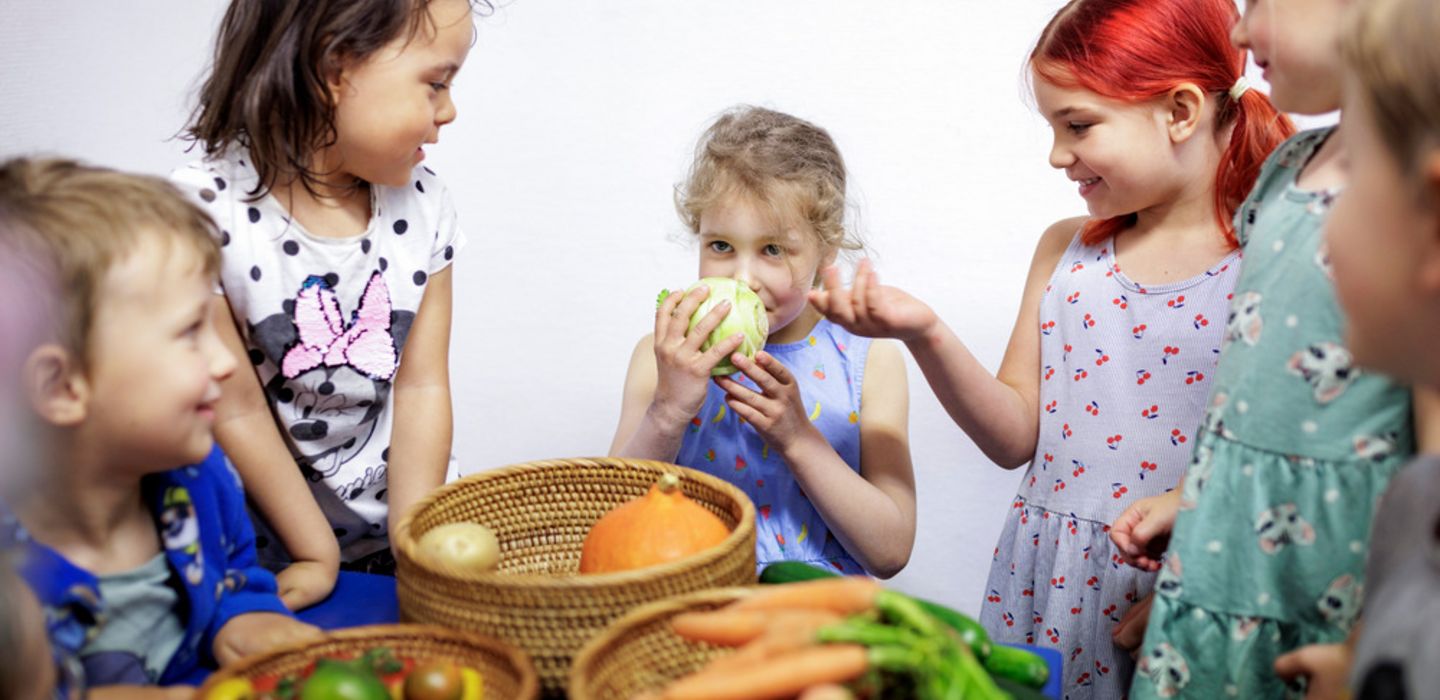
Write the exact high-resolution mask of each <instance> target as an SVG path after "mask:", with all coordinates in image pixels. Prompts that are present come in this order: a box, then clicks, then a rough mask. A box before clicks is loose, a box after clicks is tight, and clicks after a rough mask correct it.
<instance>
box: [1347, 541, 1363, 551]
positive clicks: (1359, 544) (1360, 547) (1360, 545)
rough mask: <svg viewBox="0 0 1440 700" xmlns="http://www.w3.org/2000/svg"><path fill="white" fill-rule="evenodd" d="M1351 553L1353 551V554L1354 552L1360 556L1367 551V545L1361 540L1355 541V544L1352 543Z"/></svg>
mask: <svg viewBox="0 0 1440 700" xmlns="http://www.w3.org/2000/svg"><path fill="white" fill-rule="evenodd" d="M1350 551H1352V552H1354V553H1356V554H1359V553H1361V552H1363V551H1365V543H1364V542H1361V541H1360V540H1355V541H1354V542H1351V543H1350Z"/></svg>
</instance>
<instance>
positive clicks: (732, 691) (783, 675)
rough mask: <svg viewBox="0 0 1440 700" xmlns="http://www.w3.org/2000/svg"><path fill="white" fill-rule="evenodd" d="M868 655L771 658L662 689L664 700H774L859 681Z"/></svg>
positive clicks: (849, 647)
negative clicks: (821, 686)
mask: <svg viewBox="0 0 1440 700" xmlns="http://www.w3.org/2000/svg"><path fill="white" fill-rule="evenodd" d="M868 665H869V653H868V651H867V650H866V649H865V647H862V646H860V645H858V644H826V645H824V646H816V647H809V648H805V649H801V650H800V651H796V652H792V653H789V654H783V655H780V656H775V657H771V658H769V659H766V660H764V661H762V662H758V663H755V664H751V665H749V666H747V667H745V668H740V669H735V670H734V671H732V672H730V673H727V674H724V675H719V674H709V673H706V674H697V675H694V676H687V677H685V678H681V679H680V680H678V681H675V682H674V683H673V684H671V685H670V687H669V688H666V689H665V693H664V695H663V697H664V698H665V700H778V699H779V698H789V697H793V696H795V695H797V694H799V693H800V692H801V691H803V690H805V689H806V688H809V687H810V686H812V685H821V684H824V683H844V682H846V681H849V680H853V679H855V678H858V677H860V676H861V675H862V674H864V673H865V669H866V668H867V667H868Z"/></svg>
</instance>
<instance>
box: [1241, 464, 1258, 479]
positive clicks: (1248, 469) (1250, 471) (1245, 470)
mask: <svg viewBox="0 0 1440 700" xmlns="http://www.w3.org/2000/svg"><path fill="white" fill-rule="evenodd" d="M1240 473H1241V474H1244V475H1245V476H1255V465H1253V464H1247V465H1245V466H1243V467H1240Z"/></svg>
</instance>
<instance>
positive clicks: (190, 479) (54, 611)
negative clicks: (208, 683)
mask: <svg viewBox="0 0 1440 700" xmlns="http://www.w3.org/2000/svg"><path fill="white" fill-rule="evenodd" d="M141 489H142V490H143V492H144V493H143V496H144V499H145V502H146V504H147V505H148V506H149V507H150V512H151V513H152V514H154V516H155V527H156V529H157V530H158V531H159V533H160V536H161V540H162V542H163V544H164V547H165V556H166V558H167V559H168V560H169V563H170V569H171V572H172V574H173V577H172V580H173V581H175V582H178V584H179V586H180V587H181V589H182V590H181V591H180V599H179V602H178V603H177V605H176V610H177V612H178V613H179V614H180V615H181V616H182V617H181V620H180V623H181V626H182V627H183V628H184V630H185V638H184V639H183V640H182V641H181V643H180V648H179V649H178V650H176V652H175V655H174V656H173V657H172V658H171V659H170V662H169V664H168V665H167V666H166V667H165V672H164V673H163V674H162V675H161V677H160V679H159V682H160V684H161V685H169V684H173V683H178V682H182V681H186V680H190V679H193V678H194V677H195V674H196V671H197V670H199V669H200V668H201V667H211V668H213V667H214V666H215V659H214V654H213V649H214V642H215V635H216V633H218V632H219V631H220V628H221V627H224V626H225V623H227V622H229V621H230V620H231V619H232V618H234V617H235V616H237V615H243V614H245V613H252V612H274V613H281V614H284V615H289V614H290V613H289V612H288V611H287V610H286V609H285V606H284V605H283V604H282V603H281V602H280V598H279V596H278V594H277V592H276V586H275V577H274V575H272V574H271V573H270V572H268V571H266V570H265V569H262V568H260V566H259V565H258V564H257V562H256V559H255V532H254V530H253V529H252V527H251V525H250V518H249V515H248V513H247V512H246V509H245V495H244V491H243V490H242V489H241V486H240V479H239V477H238V476H237V475H236V473H235V471H234V470H233V469H232V468H231V467H230V465H229V464H228V463H227V462H226V460H225V455H224V453H222V452H221V451H220V448H219V447H218V446H217V447H216V448H215V449H213V450H212V451H211V452H210V455H209V456H208V457H206V458H205V461H203V462H201V463H199V464H196V465H192V466H188V467H182V468H180V469H175V470H171V471H166V472H160V473H157V474H152V475H150V476H147V477H145V478H144V479H143V480H142V482H141ZM0 547H4V548H6V549H10V550H12V551H13V552H14V555H13V556H14V557H15V558H16V559H15V564H16V567H17V569H18V570H19V572H20V575H21V576H22V577H23V578H24V579H25V581H26V583H28V584H29V585H30V587H31V588H32V589H33V590H34V591H35V595H36V597H37V598H39V599H40V604H41V606H42V607H43V608H44V610H45V624H46V627H47V631H48V633H49V636H50V645H51V650H52V653H53V654H54V657H55V662H56V664H57V666H58V670H59V679H60V683H59V687H57V688H56V692H55V697H57V698H76V697H82V696H83V695H84V690H85V687H87V686H99V685H106V684H107V680H106V679H103V678H85V677H84V676H85V674H84V671H83V668H82V666H81V663H80V650H81V649H82V648H83V647H84V646H85V643H86V641H87V640H89V639H90V638H91V636H92V635H93V634H94V632H95V631H96V630H97V629H98V628H99V626H100V625H103V624H104V623H105V617H106V615H105V601H104V600H102V599H101V597H100V589H99V579H97V578H96V576H95V575H94V574H92V573H90V572H89V571H86V570H84V569H81V568H80V567H78V566H75V565H74V564H72V563H70V562H69V561H67V560H66V559H65V558H64V557H62V556H60V554H58V553H56V552H55V551H54V550H52V549H50V548H49V547H47V546H45V545H44V544H42V543H40V542H36V541H35V540H33V539H31V538H30V537H29V535H28V533H26V532H25V530H24V528H23V527H21V526H20V524H19V522H18V521H17V520H16V519H15V518H14V517H13V516H11V515H10V514H9V513H8V512H0Z"/></svg>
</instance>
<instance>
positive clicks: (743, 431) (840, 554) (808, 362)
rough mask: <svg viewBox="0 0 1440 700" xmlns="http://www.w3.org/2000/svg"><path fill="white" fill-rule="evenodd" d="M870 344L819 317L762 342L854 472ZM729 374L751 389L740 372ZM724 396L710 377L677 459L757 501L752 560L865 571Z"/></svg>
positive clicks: (857, 465)
mask: <svg viewBox="0 0 1440 700" xmlns="http://www.w3.org/2000/svg"><path fill="white" fill-rule="evenodd" d="M870 342H871V341H870V339H869V338H864V337H861V336H857V335H854V334H852V333H850V332H849V331H847V330H845V329H844V328H841V327H840V326H837V325H835V324H833V323H831V322H830V321H828V320H823V319H822V320H821V321H820V322H819V323H817V324H815V327H814V328H813V329H811V331H810V334H809V336H807V337H806V338H805V339H804V340H801V341H799V342H795V343H785V344H781V345H776V344H770V345H766V346H765V351H766V352H768V353H770V354H771V355H773V356H774V357H775V359H777V360H779V361H780V362H781V363H782V364H784V365H785V367H786V368H787V369H789V370H790V373H791V374H793V375H794V376H795V378H796V382H797V383H798V384H799V385H800V398H801V400H802V401H803V402H804V404H805V407H806V409H807V413H808V414H809V416H810V420H811V422H813V423H815V426H816V427H817V428H819V430H820V433H821V434H822V435H824V436H825V439H826V440H828V441H829V442H830V446H831V447H833V448H835V452H836V453H837V454H839V455H840V458H841V459H843V460H845V463H846V464H847V465H849V466H850V468H851V469H854V470H855V471H856V472H859V471H860V391H861V386H862V382H863V380H864V378H865V359H866V356H867V354H868V353H869V351H870ZM733 376H734V378H735V379H736V380H737V381H739V382H741V383H742V384H744V385H745V386H748V387H750V388H752V389H755V388H756V387H755V383H754V382H752V381H751V380H750V379H749V378H748V377H745V376H744V375H743V374H736V375H733ZM725 396H726V394H725V391H724V390H722V389H721V388H720V387H718V386H716V385H715V383H714V382H710V385H709V390H708V393H706V395H705V403H704V405H703V406H701V407H700V412H699V413H698V414H697V415H696V416H695V417H694V418H693V419H691V421H690V425H689V427H688V428H687V429H686V431H685V438H684V440H683V441H682V442H681V445H680V453H679V455H678V456H677V457H676V459H675V461H676V462H677V463H678V464H680V465H682V466H686V467H690V468H692V469H698V470H700V471H703V472H706V473H708V474H712V475H714V476H717V477H719V478H721V479H724V480H726V481H728V482H730V483H732V484H734V485H735V486H737V487H739V489H740V490H741V491H744V492H745V495H747V496H749V497H750V500H751V501H754V503H755V511H756V515H755V560H756V564H757V565H758V566H759V567H761V568H763V567H764V566H765V565H766V564H769V563H771V562H776V561H803V562H807V563H810V564H814V565H816V566H820V567H823V568H826V569H830V570H832V571H836V572H838V573H845V574H864V573H867V572H866V571H865V569H864V568H863V567H861V566H860V564H859V563H858V562H856V561H855V559H854V558H853V557H851V556H850V553H849V552H847V551H845V547H844V546H842V545H841V544H840V542H839V541H838V540H836V539H835V537H834V535H831V534H830V527H829V525H827V524H826V523H825V520H824V519H822V518H821V517H820V514H819V513H818V512H816V510H815V506H814V505H812V504H811V503H810V499H809V497H807V496H806V495H805V492H804V491H803V490H801V488H800V484H799V483H797V482H796V481H795V477H794V475H792V474H791V473H790V467H789V466H788V465H786V464H785V460H784V459H782V458H781V457H780V455H779V453H777V452H775V451H773V450H771V449H770V446H769V445H766V444H765V441H764V440H763V439H762V438H761V437H760V434H759V433H757V432H756V431H755V428H754V427H752V426H751V425H749V424H748V423H746V422H745V421H742V420H740V418H739V416H737V415H735V413H734V412H733V411H731V410H730V409H729V407H728V406H726V405H725Z"/></svg>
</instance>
